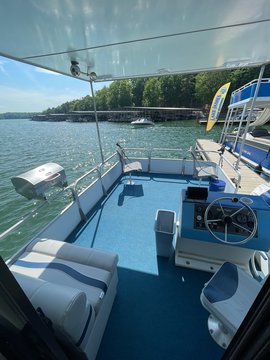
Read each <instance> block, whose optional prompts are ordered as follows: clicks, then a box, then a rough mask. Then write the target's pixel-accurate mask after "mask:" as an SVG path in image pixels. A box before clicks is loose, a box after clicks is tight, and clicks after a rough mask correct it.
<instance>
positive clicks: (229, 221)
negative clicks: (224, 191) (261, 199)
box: [204, 196, 258, 245]
mask: <svg viewBox="0 0 270 360" xmlns="http://www.w3.org/2000/svg"><path fill="white" fill-rule="evenodd" d="M221 201H231V202H232V203H234V204H235V203H238V204H241V205H242V207H240V208H238V209H235V211H234V212H233V213H231V214H228V213H226V211H225V209H224V208H223V206H222V204H221ZM214 206H217V207H218V209H219V212H220V214H221V215H220V217H218V218H216V219H210V216H209V214H210V213H211V209H213V207H214ZM244 209H247V210H248V216H249V217H250V218H251V220H250V221H249V224H251V226H248V227H245V226H243V225H240V224H239V223H238V222H237V220H236V217H239V216H241V215H244V216H246V211H245V212H244ZM204 223H205V227H206V228H207V230H208V231H209V232H210V233H211V234H212V235H213V236H214V237H215V238H216V239H217V240H218V241H221V242H223V243H226V244H229V245H239V244H245V243H246V242H248V241H250V240H251V239H252V238H253V237H254V235H255V234H256V231H257V228H258V222H257V217H256V214H255V212H254V211H253V210H252V209H251V207H250V206H249V205H248V204H247V202H246V201H245V199H244V198H243V199H238V198H236V197H229V196H228V197H220V198H218V199H216V200H214V201H212V202H211V203H210V204H209V205H208V206H207V208H206V210H205V213H204ZM213 223H220V224H223V225H224V239H222V238H221V237H219V236H218V235H216V234H215V233H214V231H213V229H211V227H210V225H211V224H213ZM230 225H234V226H235V227H236V228H239V231H241V230H242V231H244V232H245V233H248V234H249V235H247V236H246V237H244V239H243V240H240V241H230V240H228V227H229V226H230Z"/></svg>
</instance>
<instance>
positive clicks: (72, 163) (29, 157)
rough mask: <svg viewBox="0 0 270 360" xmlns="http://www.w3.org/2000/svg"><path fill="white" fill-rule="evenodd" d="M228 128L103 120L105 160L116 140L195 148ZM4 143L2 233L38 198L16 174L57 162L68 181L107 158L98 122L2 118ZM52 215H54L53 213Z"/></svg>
mask: <svg viewBox="0 0 270 360" xmlns="http://www.w3.org/2000/svg"><path fill="white" fill-rule="evenodd" d="M221 129H222V126H220V125H218V126H215V127H214V129H213V130H212V131H211V132H210V133H208V134H205V126H201V125H199V124H198V123H197V122H196V121H195V120H187V121H174V122H163V123H157V124H156V126H154V127H147V128H132V127H131V125H130V124H127V123H109V122H101V123H100V135H101V141H102V146H103V149H104V158H107V157H109V155H111V154H112V153H113V152H114V151H115V144H116V142H120V144H122V145H123V146H125V147H147V148H182V149H186V150H188V149H189V148H190V146H194V144H195V140H196V138H213V139H215V140H216V139H218V137H219V134H220V131H221ZM0 131H1V143H0V154H1V156H0V159H1V160H0V203H1V206H0V233H2V232H3V231H5V230H6V229H8V228H9V227H10V226H12V225H13V224H15V223H16V222H17V221H18V220H19V219H20V218H21V217H22V216H24V215H26V214H27V213H28V212H29V211H30V210H31V209H33V207H34V206H35V205H34V202H33V201H28V200H26V199H25V198H23V197H22V196H21V195H19V194H17V193H16V192H15V190H14V188H13V185H12V183H11V181H10V179H11V177H13V176H16V175H19V174H21V173H23V172H25V171H27V170H30V169H32V168H35V167H37V166H39V165H42V164H44V163H47V162H56V163H59V164H60V165H61V166H63V167H64V168H65V170H66V175H67V179H68V183H71V182H72V181H74V180H75V179H76V178H78V177H79V176H81V175H82V174H84V173H85V172H87V171H88V170H90V169H91V168H92V167H93V166H94V165H96V164H98V163H100V162H101V158H100V153H99V147H98V142H97V136H96V125H95V123H70V122H33V121H30V120H16V119H15V120H1V121H0ZM50 211H51V209H50V208H48V209H46V212H47V213H46V212H45V213H44V212H43V215H42V216H41V218H40V219H38V220H36V223H35V224H33V225H31V224H29V225H27V226H26V230H25V232H24V233H22V231H21V230H19V231H17V232H16V233H15V234H14V235H13V236H12V237H8V238H6V239H5V240H3V241H2V243H0V254H1V255H2V256H3V257H4V258H6V257H8V256H9V255H10V254H12V253H13V252H14V251H16V250H17V249H18V248H19V247H20V246H21V243H22V242H24V241H27V239H28V238H29V237H30V236H31V235H32V231H33V230H35V229H36V228H38V227H39V225H40V223H41V222H42V221H43V222H44V221H45V220H46V219H47V217H48V220H49V219H50V217H49V216H48V213H50ZM51 215H52V214H51ZM30 229H31V231H30Z"/></svg>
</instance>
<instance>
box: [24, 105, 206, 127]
mask: <svg viewBox="0 0 270 360" xmlns="http://www.w3.org/2000/svg"><path fill="white" fill-rule="evenodd" d="M97 116H98V120H99V121H110V122H127V123H129V122H131V121H133V120H135V119H137V118H141V117H148V118H151V119H152V120H153V121H156V122H158V121H176V120H187V119H197V120H198V119H200V118H203V116H204V115H203V112H202V109H199V108H186V107H182V108H172V107H144V106H141V107H125V108H123V109H119V110H98V111H97ZM31 120H33V121H68V122H92V121H95V112H94V111H72V112H68V113H62V114H39V115H35V116H33V117H32V118H31Z"/></svg>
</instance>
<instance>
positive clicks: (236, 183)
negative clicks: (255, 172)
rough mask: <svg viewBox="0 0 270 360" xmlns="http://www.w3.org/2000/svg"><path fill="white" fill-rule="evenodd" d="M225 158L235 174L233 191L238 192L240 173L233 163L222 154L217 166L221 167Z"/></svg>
mask: <svg viewBox="0 0 270 360" xmlns="http://www.w3.org/2000/svg"><path fill="white" fill-rule="evenodd" d="M223 160H225V161H226V163H227V164H228V165H229V166H230V167H231V168H232V170H234V171H235V172H236V174H237V179H236V182H234V184H235V193H237V192H238V190H239V187H240V183H241V173H240V171H239V170H238V169H236V168H235V166H234V164H232V163H231V162H230V161H229V160H228V159H227V158H226V157H225V156H224V155H223V154H222V155H221V156H220V163H219V166H220V167H222V164H221V163H222V161H223Z"/></svg>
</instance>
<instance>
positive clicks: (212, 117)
mask: <svg viewBox="0 0 270 360" xmlns="http://www.w3.org/2000/svg"><path fill="white" fill-rule="evenodd" d="M230 85H231V83H230V82H229V83H227V84H225V85H223V86H221V88H220V89H218V91H217V92H216V95H215V96H214V99H213V101H212V105H211V109H210V112H209V116H208V121H207V126H206V131H210V130H211V129H212V127H213V126H214V125H215V123H216V121H217V119H218V117H219V114H220V111H221V109H222V105H223V103H224V100H225V98H226V95H227V92H228V90H229V87H230Z"/></svg>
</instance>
